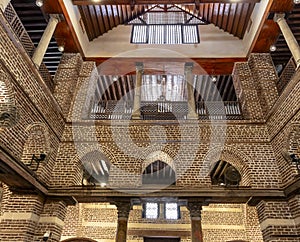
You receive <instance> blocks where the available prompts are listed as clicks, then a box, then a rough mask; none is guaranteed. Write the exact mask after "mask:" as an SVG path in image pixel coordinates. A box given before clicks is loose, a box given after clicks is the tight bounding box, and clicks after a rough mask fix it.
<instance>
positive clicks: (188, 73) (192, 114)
mask: <svg viewBox="0 0 300 242" xmlns="http://www.w3.org/2000/svg"><path fill="white" fill-rule="evenodd" d="M184 75H185V80H186V84H187V93H188V115H187V118H188V119H198V115H197V114H196V104H195V97H194V87H193V82H194V78H193V77H194V75H193V63H191V62H189V63H185V65H184Z"/></svg>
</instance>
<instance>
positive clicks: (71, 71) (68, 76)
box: [54, 53, 90, 118]
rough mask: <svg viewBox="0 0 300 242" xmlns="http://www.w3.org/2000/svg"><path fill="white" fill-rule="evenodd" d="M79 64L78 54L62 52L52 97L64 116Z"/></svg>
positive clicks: (80, 61)
mask: <svg viewBox="0 0 300 242" xmlns="http://www.w3.org/2000/svg"><path fill="white" fill-rule="evenodd" d="M81 65H82V60H81V57H80V55H79V54H69V53H68V54H63V55H62V58H61V60H60V63H59V66H58V69H57V71H56V74H55V78H54V84H55V88H54V97H55V98H56V100H57V102H58V104H59V106H60V107H61V109H62V112H63V114H64V117H65V118H67V117H68V115H69V112H70V108H71V107H72V98H73V96H74V93H75V90H76V87H77V81H78V77H79V71H80V68H81ZM89 77H90V73H89ZM85 94H86V93H85ZM80 117H81V115H80Z"/></svg>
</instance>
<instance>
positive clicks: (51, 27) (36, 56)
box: [32, 14, 60, 68]
mask: <svg viewBox="0 0 300 242" xmlns="http://www.w3.org/2000/svg"><path fill="white" fill-rule="evenodd" d="M59 21H60V19H59V15H55V14H51V15H50V19H49V22H48V25H47V27H46V29H45V31H44V33H43V36H42V38H41V40H40V42H39V44H38V46H37V48H36V49H35V51H34V53H33V56H32V61H33V63H34V64H35V65H36V67H37V68H39V67H40V65H41V63H42V61H43V58H44V55H45V53H46V50H47V48H48V45H49V43H50V40H51V38H52V36H53V34H54V31H55V28H56V25H57V24H58V22H59Z"/></svg>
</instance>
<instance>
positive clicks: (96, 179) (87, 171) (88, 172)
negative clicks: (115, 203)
mask: <svg viewBox="0 0 300 242" xmlns="http://www.w3.org/2000/svg"><path fill="white" fill-rule="evenodd" d="M109 169H110V165H109V162H106V161H105V160H103V159H100V160H93V159H91V160H88V159H87V157H86V158H85V159H84V160H83V175H82V185H97V184H99V185H101V186H106V185H107V183H108V178H109Z"/></svg>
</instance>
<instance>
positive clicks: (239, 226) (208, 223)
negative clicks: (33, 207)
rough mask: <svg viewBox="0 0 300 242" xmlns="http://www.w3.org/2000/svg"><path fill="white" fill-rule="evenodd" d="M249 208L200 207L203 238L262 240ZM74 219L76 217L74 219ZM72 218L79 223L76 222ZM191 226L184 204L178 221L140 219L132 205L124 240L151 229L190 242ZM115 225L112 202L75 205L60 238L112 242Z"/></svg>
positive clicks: (137, 208) (139, 210)
mask: <svg viewBox="0 0 300 242" xmlns="http://www.w3.org/2000/svg"><path fill="white" fill-rule="evenodd" d="M246 209H248V212H247V214H246V213H245V210H246ZM249 209H250V208H246V206H245V205H242V204H211V205H209V206H205V207H203V210H202V220H201V221H202V231H203V236H204V241H209V242H220V241H233V240H245V241H252V242H262V241H263V240H262V235H261V232H260V229H259V224H258V220H257V215H256V212H255V208H253V209H250V210H251V212H250V210H249ZM249 213H251V215H249ZM248 215H249V217H248ZM74 218H76V219H75V220H73V219H74ZM79 220H80V221H79ZM74 221H77V222H78V221H79V223H77V225H75V224H74ZM75 227H76V229H77V230H75V229H74V228H75ZM190 227H191V224H190V215H189V211H188V210H187V209H186V208H185V207H184V206H182V207H181V218H180V219H179V220H166V219H164V218H162V217H160V218H159V219H155V220H153V219H146V218H142V206H134V207H133V209H132V210H131V212H130V214H129V219H128V232H127V240H128V241H132V242H133V241H134V242H137V241H140V242H141V241H143V237H144V236H149V233H150V232H151V231H155V236H176V235H178V233H180V232H181V233H183V234H185V235H183V236H180V237H181V241H185V242H187V241H191V237H190V235H189V233H190ZM116 228H117V209H116V207H115V206H114V205H109V204H105V203H93V204H78V205H76V208H75V207H69V208H68V212H67V217H66V221H65V227H64V230H63V233H62V240H64V239H68V238H74V237H83V238H91V239H94V240H96V241H114V240H115V234H116ZM152 236H153V234H152Z"/></svg>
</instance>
